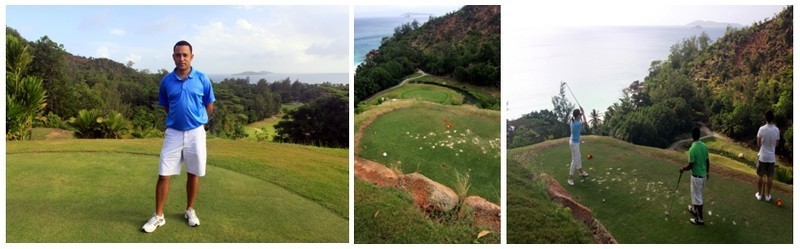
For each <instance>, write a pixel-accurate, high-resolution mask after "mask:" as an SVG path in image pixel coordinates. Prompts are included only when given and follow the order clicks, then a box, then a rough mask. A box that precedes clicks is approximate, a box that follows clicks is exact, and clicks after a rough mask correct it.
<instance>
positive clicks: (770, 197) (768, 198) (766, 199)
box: [764, 195, 772, 202]
mask: <svg viewBox="0 0 800 249" xmlns="http://www.w3.org/2000/svg"><path fill="white" fill-rule="evenodd" d="M764 200H765V201H767V202H769V201H771V200H772V195H767V196H766V197H764Z"/></svg>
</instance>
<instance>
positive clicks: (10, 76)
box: [6, 34, 47, 140]
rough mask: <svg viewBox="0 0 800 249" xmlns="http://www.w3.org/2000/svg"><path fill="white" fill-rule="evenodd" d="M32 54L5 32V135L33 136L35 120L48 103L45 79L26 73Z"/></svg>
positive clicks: (26, 47) (15, 138) (15, 38)
mask: <svg viewBox="0 0 800 249" xmlns="http://www.w3.org/2000/svg"><path fill="white" fill-rule="evenodd" d="M32 61H33V57H32V56H31V54H30V52H29V51H28V46H27V45H26V44H25V43H24V42H22V41H20V40H19V38H17V37H15V36H13V35H10V34H9V35H6V139H8V140H20V139H24V138H26V137H27V138H30V134H31V131H30V130H31V127H32V126H33V120H34V118H36V117H37V116H39V115H40V114H42V111H43V110H44V107H45V106H46V98H47V91H46V90H45V89H44V85H43V84H42V80H41V79H40V78H38V77H34V76H26V75H25V73H26V71H27V69H28V65H30V63H31V62H32Z"/></svg>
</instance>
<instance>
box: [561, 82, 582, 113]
mask: <svg viewBox="0 0 800 249" xmlns="http://www.w3.org/2000/svg"><path fill="white" fill-rule="evenodd" d="M564 85H566V86H567V90H569V94H572V99H574V100H575V103H576V104H578V107H580V106H581V103H580V102H578V98H576V97H575V93H573V92H572V88H570V87H569V84H567V82H564Z"/></svg>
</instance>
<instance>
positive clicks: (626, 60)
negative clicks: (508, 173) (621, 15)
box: [502, 26, 725, 119]
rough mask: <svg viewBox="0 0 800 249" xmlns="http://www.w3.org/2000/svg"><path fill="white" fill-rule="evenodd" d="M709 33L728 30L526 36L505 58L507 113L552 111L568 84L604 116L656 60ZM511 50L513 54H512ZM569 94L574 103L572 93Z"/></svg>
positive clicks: (549, 31) (560, 31)
mask: <svg viewBox="0 0 800 249" xmlns="http://www.w3.org/2000/svg"><path fill="white" fill-rule="evenodd" d="M702 32H706V34H708V36H709V38H711V41H712V42H713V41H716V40H717V39H718V38H719V37H721V36H722V35H724V33H725V28H706V29H696V28H691V27H687V26H627V27H568V28H565V27H561V28H551V27H540V28H538V29H534V30H530V31H529V32H523V33H522V35H519V36H518V37H509V38H510V39H514V40H515V41H514V42H511V44H512V45H511V46H508V47H506V46H505V45H506V44H508V43H505V41H506V40H505V39H507V37H503V39H504V47H503V55H504V56H506V55H510V56H508V58H504V59H503V63H509V65H508V66H506V65H504V66H503V70H504V71H503V88H502V89H503V102H504V103H503V104H505V105H506V106H504V110H507V112H506V113H505V114H504V115H506V117H508V118H509V119H515V118H518V117H520V116H522V115H523V114H526V113H530V112H531V111H537V110H542V109H552V108H553V105H552V103H551V98H552V97H553V96H555V95H557V94H558V89H559V86H560V82H561V81H565V82H567V84H568V85H569V87H570V88H571V89H572V91H573V93H574V94H575V98H576V99H577V102H579V103H580V104H581V105H582V106H583V107H584V109H585V110H586V112H591V110H592V109H596V110H597V111H598V112H600V113H603V112H604V111H605V110H606V109H607V108H608V107H609V106H611V105H612V104H613V103H614V102H617V101H618V100H619V98H621V97H622V89H623V88H625V87H627V86H628V85H629V84H630V83H631V82H633V81H635V80H639V81H642V80H644V77H645V76H647V74H648V70H649V68H650V64H651V62H653V61H655V60H665V59H666V58H667V57H668V56H669V51H670V47H671V46H672V45H674V44H676V43H678V42H680V41H682V40H683V39H686V38H690V37H692V36H699V35H700V34H701V33H702ZM509 51H510V52H509ZM566 96H567V97H568V98H569V100H570V101H571V102H573V104H575V102H576V101H575V100H574V99H573V97H572V95H571V94H570V92H569V91H567V93H566Z"/></svg>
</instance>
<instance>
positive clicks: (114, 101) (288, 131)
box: [6, 27, 348, 147]
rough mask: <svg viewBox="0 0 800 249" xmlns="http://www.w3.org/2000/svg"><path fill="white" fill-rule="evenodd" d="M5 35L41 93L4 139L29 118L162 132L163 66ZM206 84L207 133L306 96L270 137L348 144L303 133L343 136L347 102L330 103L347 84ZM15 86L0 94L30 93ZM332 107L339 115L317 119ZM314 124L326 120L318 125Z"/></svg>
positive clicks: (228, 131) (71, 126)
mask: <svg viewBox="0 0 800 249" xmlns="http://www.w3.org/2000/svg"><path fill="white" fill-rule="evenodd" d="M6 41H7V43H9V44H13V45H14V46H16V47H18V49H13V48H15V47H13V46H10V45H7V46H6V51H7V60H8V59H11V61H18V60H17V59H15V58H18V57H20V58H28V59H25V60H23V61H27V63H17V64H19V66H17V65H14V66H13V69H14V71H18V72H19V73H17V74H15V75H20V76H32V77H37V78H38V79H40V80H41V82H42V83H41V85H42V89H41V90H42V91H41V92H42V93H44V95H45V100H44V104H43V105H39V106H37V107H38V109H37V110H35V111H31V112H28V113H26V114H27V115H28V116H30V117H32V122H29V123H30V124H26V125H22V126H20V128H19V129H17V131H18V135H15V134H17V133H14V132H17V131H12V129H7V131H8V132H9V133H7V138H8V139H25V137H26V134H27V135H28V136H29V134H30V131H29V129H30V127H31V126H38V127H52V128H61V129H67V130H73V131H76V133H75V134H76V136H79V137H84V138H100V137H105V138H114V137H116V138H119V137H135V138H143V137H160V136H163V131H164V129H165V128H166V127H165V126H164V119H165V117H166V115H165V113H164V109H163V108H162V107H161V106H159V105H158V89H159V84H160V82H161V79H162V78H163V77H164V76H165V75H166V74H168V73H169V71H168V70H166V69H161V70H158V72H149V71H148V70H136V69H134V68H133V67H132V66H133V63H132V62H129V63H128V64H127V65H123V64H121V63H119V62H115V61H112V60H109V59H105V58H91V57H90V58H87V57H83V56H77V55H72V54H70V53H69V52H67V51H66V50H65V49H64V47H63V45H61V44H58V43H57V42H55V41H53V40H51V39H50V38H48V37H47V36H44V37H42V38H40V39H39V40H36V41H27V40H25V39H24V38H23V37H22V36H20V34H19V32H17V31H16V30H14V29H13V28H10V27H6ZM9 41H10V42H9ZM11 49H13V51H14V52H13V53H12V52H10V51H11ZM164 63H165V64H164V66H165V67H169V68H171V64H172V62H171V61H165V62H164ZM11 67H12V66H10V65H9V64H7V68H6V70H7V71H10V70H11V69H12V68H11ZM15 77H17V76H15ZM20 78H21V77H20ZM10 82H11V81H10ZM212 84H213V88H214V94H215V97H216V98H217V101H216V102H215V110H214V112H212V114H211V116H210V120H209V123H208V124H207V129H208V130H209V133H210V134H212V135H214V136H217V137H222V138H230V139H236V138H241V137H244V136H247V133H246V132H245V131H244V126H245V125H246V124H248V123H252V122H256V121H259V120H262V119H264V118H268V117H272V116H274V115H276V114H278V113H279V112H280V111H281V105H282V104H288V103H305V104H306V105H307V107H301V108H298V110H294V111H290V112H289V113H286V115H285V116H284V121H286V122H283V124H282V125H281V127H280V129H278V130H277V132H278V134H277V135H278V137H277V138H276V139H275V140H277V141H282V142H297V143H304V144H315V145H326V146H330V147H347V146H348V143H347V138H346V137H345V138H340V137H341V136H340V135H338V134H337V135H330V136H327V135H326V136H317V137H318V139H317V137H309V134H320V132H322V133H327V132H330V130H336V131H337V132H343V133H344V134H345V136H346V134H348V133H347V130H348V129H347V127H348V122H347V117H348V114H347V110H346V109H345V110H342V108H340V107H338V106H336V103H339V105H344V106H347V103H348V100H347V98H348V97H347V92H348V86H347V85H341V84H331V83H323V84H307V83H303V82H300V81H299V80H295V81H291V80H290V79H288V78H287V79H284V80H281V81H275V82H272V83H270V82H267V81H266V80H264V79H261V80H259V81H258V82H255V83H252V82H250V79H249V78H244V79H238V78H237V79H225V80H223V81H222V82H212ZM20 87H21V86H14V85H12V84H7V86H6V89H7V95H6V98H7V99H12V100H16V99H23V97H25V96H27V95H30V93H26V92H21V91H16V90H14V89H15V88H20ZM9 89H11V90H12V91H8V90H9ZM9 93H10V94H9ZM15 95H19V96H15ZM321 99H324V100H321ZM318 100H319V101H318ZM15 102H25V101H23V100H20V101H15ZM11 103H14V102H11ZM10 107H14V106H9V105H7V106H6V109H7V111H8V110H11V109H10ZM330 108H333V109H330ZM14 110H16V109H14ZM82 110H83V111H82ZM309 110H311V111H312V114H311V115H309V114H308V113H307V112H309ZM298 112H304V113H303V114H302V115H303V118H302V119H293V117H294V115H295V114H296V113H298ZM322 114H326V115H322ZM336 115H339V116H342V117H344V120H342V119H341V118H336V119H332V120H320V119H324V118H327V117H330V116H336ZM9 116H11V115H9ZM307 116H311V117H312V118H309V117H307ZM6 120H7V121H9V122H8V124H9V125H11V124H16V123H20V122H16V121H14V120H15V119H13V118H10V117H8V116H7V118H6ZM20 120H24V119H20ZM96 120H101V121H102V122H101V121H97V122H95V121H96ZM319 124H326V125H328V126H327V127H324V129H325V130H323V127H320V125H319ZM25 127H27V130H26V129H25ZM309 127H314V129H317V130H320V131H316V130H314V131H310V130H309V129H312V128H309ZM7 128H9V126H8V125H7ZM296 129H302V131H303V132H297V131H295V130H296ZM89 130H91V132H89ZM309 132H310V133H309ZM81 134H88V135H81ZM91 134H96V135H91ZM293 134H302V136H303V137H302V138H294V136H295V135H293ZM331 137H337V139H338V140H336V141H329V139H331Z"/></svg>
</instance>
